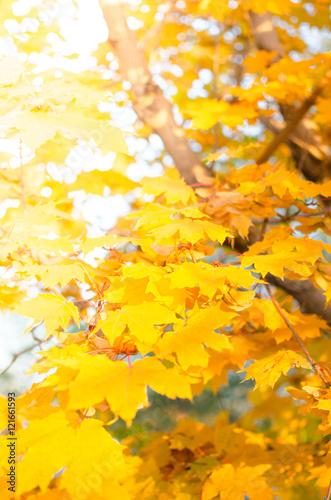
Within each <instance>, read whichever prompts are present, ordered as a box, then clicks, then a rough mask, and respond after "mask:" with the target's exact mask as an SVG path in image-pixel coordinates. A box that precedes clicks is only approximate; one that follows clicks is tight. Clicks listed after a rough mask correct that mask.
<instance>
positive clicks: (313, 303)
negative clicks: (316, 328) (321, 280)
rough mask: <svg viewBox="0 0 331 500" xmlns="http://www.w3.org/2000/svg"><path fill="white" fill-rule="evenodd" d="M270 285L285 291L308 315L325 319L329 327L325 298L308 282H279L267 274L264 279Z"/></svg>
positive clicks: (330, 314) (330, 312)
mask: <svg viewBox="0 0 331 500" xmlns="http://www.w3.org/2000/svg"><path fill="white" fill-rule="evenodd" d="M265 279H266V281H268V283H270V284H271V285H275V286H278V287H280V288H282V289H283V290H286V291H287V292H288V293H289V294H290V295H292V296H293V297H294V298H295V299H296V300H297V301H298V302H299V304H300V306H301V308H302V309H303V310H304V311H305V312H307V313H310V314H317V315H318V316H320V317H321V318H323V319H325V320H326V321H327V322H328V323H329V325H330V326H331V306H330V305H329V306H327V307H325V305H326V298H325V296H324V294H323V292H322V290H319V289H318V288H315V287H314V285H313V284H312V282H311V281H310V280H304V281H299V280H298V281H292V280H289V279H287V278H284V280H281V279H280V278H277V277H276V276H273V275H272V274H270V273H268V274H267V275H266V277H265Z"/></svg>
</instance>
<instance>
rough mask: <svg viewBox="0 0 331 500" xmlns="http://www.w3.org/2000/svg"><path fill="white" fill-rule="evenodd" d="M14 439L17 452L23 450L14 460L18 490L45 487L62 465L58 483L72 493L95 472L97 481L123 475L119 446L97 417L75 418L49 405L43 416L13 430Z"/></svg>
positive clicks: (73, 414)
mask: <svg viewBox="0 0 331 500" xmlns="http://www.w3.org/2000/svg"><path fill="white" fill-rule="evenodd" d="M17 439H18V440H19V442H20V453H24V457H23V460H22V461H21V462H18V464H17V475H19V477H20V480H19V482H18V484H17V493H18V494H21V493H23V492H25V491H29V490H31V489H33V488H35V487H37V486H39V488H40V489H41V490H42V491H46V489H47V486H48V484H49V482H50V481H51V479H52V478H53V476H54V474H55V473H56V472H58V471H59V470H61V469H62V468H65V470H64V471H63V474H62V477H61V486H62V487H63V488H64V489H66V490H67V491H68V492H69V494H71V495H73V496H74V497H77V495H79V492H80V491H84V489H85V490H86V484H85V482H86V483H87V484H89V481H88V478H89V477H90V478H91V477H93V475H95V474H98V477H99V483H100V484H101V483H102V481H103V480H104V477H107V476H108V477H111V476H112V477H113V478H114V479H116V478H117V479H118V480H120V478H123V477H125V459H124V456H123V452H122V450H123V447H122V446H121V445H120V444H119V443H118V442H117V441H116V440H114V439H112V437H111V436H110V434H109V433H108V432H107V431H106V430H105V429H103V423H102V422H101V421H100V420H95V419H86V420H83V421H82V422H79V417H78V415H77V414H76V413H75V412H68V413H65V412H63V411H61V410H58V409H56V410H54V409H53V412H52V413H51V414H50V415H48V416H46V417H45V418H42V416H39V418H37V419H35V420H31V421H30V422H29V424H28V427H27V429H24V430H22V431H19V432H18V433H17ZM96 439H97V441H98V446H95V442H96V441H95V440H96ZM84 486H85V488H84ZM94 488H95V487H94V486H92V491H93V490H94ZM88 489H91V485H90V486H89V488H88Z"/></svg>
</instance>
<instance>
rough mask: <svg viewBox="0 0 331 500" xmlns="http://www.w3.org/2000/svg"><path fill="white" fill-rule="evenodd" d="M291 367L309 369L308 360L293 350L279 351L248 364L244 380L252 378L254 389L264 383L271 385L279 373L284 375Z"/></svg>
mask: <svg viewBox="0 0 331 500" xmlns="http://www.w3.org/2000/svg"><path fill="white" fill-rule="evenodd" d="M291 368H305V369H307V370H310V369H311V366H310V364H309V363H308V361H307V360H306V359H305V358H304V357H302V356H301V355H300V354H297V353H296V352H294V351H289V350H287V351H279V352H276V353H274V354H271V355H270V356H267V357H266V358H262V359H259V360H258V361H254V363H252V364H250V365H249V366H248V367H247V368H245V369H244V370H241V371H242V372H244V371H246V377H245V380H249V379H254V380H255V389H257V388H258V387H262V386H264V385H270V386H271V387H273V386H274V385H275V383H276V382H277V380H278V379H279V377H280V376H281V374H282V373H283V374H284V375H286V374H287V373H288V371H289V370H290V369H291Z"/></svg>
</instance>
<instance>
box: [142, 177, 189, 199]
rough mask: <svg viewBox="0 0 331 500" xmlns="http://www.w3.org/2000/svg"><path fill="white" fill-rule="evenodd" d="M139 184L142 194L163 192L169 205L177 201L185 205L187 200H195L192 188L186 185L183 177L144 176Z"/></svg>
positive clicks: (157, 194) (159, 193) (156, 194)
mask: <svg viewBox="0 0 331 500" xmlns="http://www.w3.org/2000/svg"><path fill="white" fill-rule="evenodd" d="M141 185H142V192H143V194H154V195H155V196H159V195H161V194H164V196H165V199H166V201H167V203H169V204H170V205H172V204H173V203H178V202H181V203H183V204H184V205H186V204H187V203H188V201H189V200H192V201H193V202H195V201H196V197H195V193H194V191H193V189H192V188H190V187H189V186H187V184H186V183H185V181H184V180H183V179H172V178H171V177H163V178H162V179H160V177H144V178H143V179H142V180H141Z"/></svg>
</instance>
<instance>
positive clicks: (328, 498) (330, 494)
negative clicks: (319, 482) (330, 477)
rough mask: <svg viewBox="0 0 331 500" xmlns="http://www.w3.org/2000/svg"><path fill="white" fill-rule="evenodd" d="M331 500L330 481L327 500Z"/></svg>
mask: <svg viewBox="0 0 331 500" xmlns="http://www.w3.org/2000/svg"><path fill="white" fill-rule="evenodd" d="M330 499H331V481H330V484H329V489H328V493H327V495H326V498H325V500H330Z"/></svg>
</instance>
